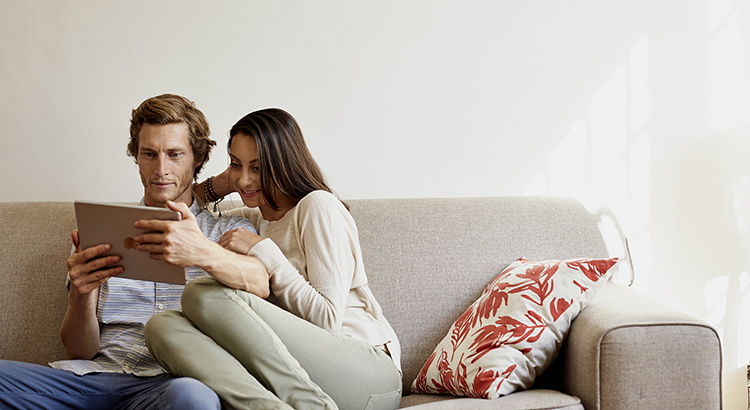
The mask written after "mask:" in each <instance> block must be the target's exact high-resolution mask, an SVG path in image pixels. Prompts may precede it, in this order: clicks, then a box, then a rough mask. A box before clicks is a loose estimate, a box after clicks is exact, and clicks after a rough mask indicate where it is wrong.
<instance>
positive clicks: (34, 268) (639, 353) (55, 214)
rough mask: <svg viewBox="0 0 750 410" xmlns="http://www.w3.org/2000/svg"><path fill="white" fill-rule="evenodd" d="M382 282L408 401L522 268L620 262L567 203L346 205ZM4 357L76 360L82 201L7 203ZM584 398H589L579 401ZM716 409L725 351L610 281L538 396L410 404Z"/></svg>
mask: <svg viewBox="0 0 750 410" xmlns="http://www.w3.org/2000/svg"><path fill="white" fill-rule="evenodd" d="M347 203H348V204H349V205H350V206H351V212H352V215H353V216H354V218H355V220H356V222H357V226H358V228H359V235H360V240H361V242H362V249H363V257H364V260H365V264H366V269H367V274H368V278H369V281H370V286H371V288H372V290H373V292H374V294H375V295H376V297H377V299H378V301H379V302H380V304H381V305H382V306H383V310H384V313H385V315H386V316H387V318H388V320H389V321H390V322H391V324H392V325H393V327H394V329H395V330H396V332H397V334H398V335H399V338H400V340H401V344H402V349H403V354H402V358H403V360H402V365H403V369H404V380H403V384H404V387H405V393H407V394H408V388H409V386H410V385H411V382H412V380H414V378H415V377H416V375H417V373H418V372H419V370H420V369H421V367H422V365H423V364H424V362H425V360H426V359H427V357H428V356H429V355H430V353H431V352H432V350H433V348H434V347H435V345H436V344H437V343H438V341H439V340H440V339H441V338H442V337H443V336H444V335H445V333H446V332H447V330H448V327H449V326H450V325H451V323H453V321H454V320H455V319H456V318H457V317H458V316H459V315H460V314H461V313H463V311H464V310H465V309H466V307H467V306H469V305H470V304H471V303H472V302H473V301H474V300H475V299H476V298H477V297H478V296H479V294H480V293H481V291H482V289H483V288H484V286H485V285H486V284H487V283H488V282H489V281H490V280H491V279H492V278H493V277H494V276H495V275H497V273H499V272H500V271H501V270H502V269H503V268H504V267H505V266H507V265H508V264H509V263H511V262H512V261H514V260H516V259H518V258H520V257H522V256H526V257H527V258H529V260H542V259H570V258H578V257H606V256H609V255H608V252H607V249H606V246H605V245H604V242H603V240H602V237H601V235H600V233H599V230H598V229H599V228H598V225H599V223H600V222H601V219H600V217H599V216H598V215H592V214H591V213H589V212H588V211H587V210H586V209H585V208H584V207H583V206H582V205H581V204H580V203H578V202H576V201H574V200H571V199H565V198H541V197H499V198H453V199H375V200H351V201H347ZM0 226H2V230H3V235H0V283H2V284H3V286H0V301H2V307H0V309H2V310H0V359H7V360H22V361H28V362H32V363H47V362H49V361H53V360H58V359H62V358H64V351H63V349H62V345H61V343H60V341H59V327H60V323H61V321H62V317H63V315H64V312H65V306H66V303H67V293H66V291H65V288H64V282H65V275H66V271H67V267H66V264H65V260H66V259H67V257H68V255H69V253H70V249H71V245H70V236H69V235H70V231H71V230H72V229H74V228H75V218H74V215H73V206H72V203H59V202H58V203H54V202H35V203H0ZM578 398H580V401H579V399H578ZM581 404H583V407H585V408H586V409H604V410H613V409H638V408H655V409H660V410H662V409H684V408H701V409H718V408H720V407H721V352H720V345H719V340H718V336H717V335H716V333H715V331H714V330H713V329H712V328H710V327H709V326H708V325H706V324H705V323H704V322H702V321H699V320H696V319H694V318H691V317H690V316H687V315H685V314H682V313H680V312H677V311H675V310H673V309H669V308H667V307H665V306H663V305H661V304H660V303H657V302H655V301H654V300H653V299H651V298H648V297H645V296H643V295H640V294H638V293H636V292H634V291H632V290H630V289H627V288H624V287H621V286H618V285H615V284H607V286H606V287H605V288H604V290H603V291H602V292H601V293H600V294H599V295H598V296H597V297H596V298H595V299H594V300H593V301H592V302H591V303H590V304H589V306H588V307H587V308H586V309H584V310H583V312H581V314H580V315H579V316H578V318H576V320H574V321H573V325H572V327H571V331H570V334H569V337H568V340H567V341H566V342H565V343H564V344H563V350H562V352H561V356H560V357H559V358H558V359H557V360H556V361H555V363H553V366H552V367H551V368H550V369H549V370H548V371H547V372H545V373H544V374H543V375H542V376H541V378H540V379H539V381H538V383H537V384H536V385H535V386H534V388H532V389H530V390H527V391H523V392H517V393H513V394H511V395H509V396H505V397H502V398H500V399H497V400H493V401H488V400H478V399H465V398H452V397H445V396H422V395H414V396H408V395H407V396H406V397H404V398H403V400H402V406H404V407H406V406H412V408H414V409H425V410H426V409H448V408H450V409H456V408H457V409H484V408H487V409H490V408H492V409H518V410H521V409H526V410H529V409H580V408H581Z"/></svg>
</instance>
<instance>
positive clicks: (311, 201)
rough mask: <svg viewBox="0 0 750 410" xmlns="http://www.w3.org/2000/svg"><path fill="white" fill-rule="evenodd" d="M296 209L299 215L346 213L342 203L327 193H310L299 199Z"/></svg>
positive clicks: (319, 191)
mask: <svg viewBox="0 0 750 410" xmlns="http://www.w3.org/2000/svg"><path fill="white" fill-rule="evenodd" d="M297 208H298V210H299V212H301V213H311V212H312V213H331V212H335V213H338V212H341V211H344V212H346V213H348V211H347V209H346V207H345V206H344V204H343V202H341V200H340V199H339V198H338V197H337V196H336V195H334V194H332V193H330V192H328V191H322V190H318V191H312V192H310V193H309V194H307V195H305V196H304V197H303V198H302V199H300V201H299V203H298V204H297Z"/></svg>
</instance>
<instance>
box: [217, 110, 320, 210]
mask: <svg viewBox="0 0 750 410" xmlns="http://www.w3.org/2000/svg"><path fill="white" fill-rule="evenodd" d="M237 134H245V135H248V136H251V137H253V138H255V143H256V144H257V145H258V160H259V167H260V187H261V190H262V191H263V196H264V198H265V200H266V202H267V203H268V206H270V207H271V208H272V209H274V210H278V209H279V206H278V204H277V201H276V198H275V197H274V195H269V194H271V193H275V195H278V194H283V195H286V196H288V197H289V198H292V199H293V200H294V201H295V202H298V201H299V200H300V199H302V198H304V197H305V195H307V194H309V193H310V192H312V191H315V190H323V191H328V192H331V193H333V191H331V188H329V187H328V183H327V182H326V180H325V177H324V176H323V172H322V171H321V170H320V167H319V166H318V164H317V163H316V162H315V159H313V157H312V155H310V151H309V150H308V149H307V144H306V143H305V139H304V137H303V136H302V130H301V129H300V127H299V124H297V121H296V120H295V119H294V117H292V116H291V114H289V113H288V112H286V111H284V110H281V109H278V108H267V109H264V110H260V111H255V112H251V113H250V114H248V115H246V116H244V117H242V118H241V119H240V120H239V121H237V123H236V124H234V126H232V129H231V130H229V143H228V144H227V149H229V148H230V147H231V146H232V140H233V139H234V137H235V135H237ZM274 188H275V189H274Z"/></svg>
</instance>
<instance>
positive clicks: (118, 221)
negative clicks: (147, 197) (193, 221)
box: [74, 201, 186, 285]
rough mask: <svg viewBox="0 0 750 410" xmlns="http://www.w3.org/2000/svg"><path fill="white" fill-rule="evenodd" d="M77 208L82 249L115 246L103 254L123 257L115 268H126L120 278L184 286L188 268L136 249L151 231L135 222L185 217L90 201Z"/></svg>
mask: <svg viewBox="0 0 750 410" xmlns="http://www.w3.org/2000/svg"><path fill="white" fill-rule="evenodd" d="M74 207H75V213H76V222H77V224H78V238H79V240H80V243H81V249H86V248H88V247H91V246H95V245H99V244H102V243H108V244H110V245H112V249H110V250H109V252H107V253H105V254H104V255H118V256H120V258H121V260H120V263H118V264H117V265H115V266H122V267H123V268H125V269H124V271H123V272H122V273H121V274H119V275H117V277H119V278H130V279H138V280H149V281H153V282H164V283H174V284H177V285H184V284H185V282H186V275H185V268H181V267H179V266H174V265H170V264H168V263H167V262H164V261H159V260H155V259H151V257H150V256H149V254H148V252H142V251H139V250H137V249H136V248H135V240H134V238H135V237H136V236H138V235H140V234H142V233H145V232H148V231H147V230H144V229H136V228H135V227H134V226H133V224H134V223H135V221H138V220H141V219H164V220H172V221H179V220H180V219H181V217H182V215H180V213H179V212H175V211H172V210H170V209H167V208H154V207H148V206H137V205H124V204H112V203H101V202H90V201H75V202H74Z"/></svg>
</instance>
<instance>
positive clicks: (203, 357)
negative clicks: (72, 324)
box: [146, 109, 401, 409]
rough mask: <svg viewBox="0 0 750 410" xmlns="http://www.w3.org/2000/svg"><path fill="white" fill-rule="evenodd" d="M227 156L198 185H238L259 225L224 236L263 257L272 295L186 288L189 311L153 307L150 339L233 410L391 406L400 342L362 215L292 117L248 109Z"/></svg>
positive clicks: (161, 357)
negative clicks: (362, 235) (339, 194)
mask: <svg viewBox="0 0 750 410" xmlns="http://www.w3.org/2000/svg"><path fill="white" fill-rule="evenodd" d="M228 146H229V156H230V166H229V168H228V169H227V170H226V171H224V172H223V173H222V174H220V175H219V176H217V177H216V178H213V177H211V178H208V179H207V180H206V181H205V182H204V183H202V184H198V185H196V187H195V191H196V194H197V195H198V196H199V197H200V196H202V197H203V198H204V199H206V200H207V201H208V202H213V201H216V200H217V199H219V198H221V197H223V195H225V194H228V193H230V192H231V191H235V192H237V193H239V195H240V197H241V198H242V202H243V203H244V204H245V205H246V206H247V208H242V209H240V210H239V212H240V213H242V215H244V216H245V217H247V218H248V219H250V221H252V222H253V224H255V226H256V227H257V228H258V232H259V233H260V235H256V234H253V233H251V232H249V231H247V230H237V231H232V232H229V233H227V234H225V235H224V237H222V239H221V240H220V242H219V243H220V244H221V245H223V246H225V247H227V248H228V249H231V250H233V251H235V252H240V253H247V254H248V255H251V256H255V257H256V258H258V259H259V260H260V261H261V262H263V264H264V265H265V266H266V268H267V269H268V271H269V275H270V285H271V290H272V294H273V295H272V297H271V298H269V299H274V300H273V303H269V301H266V300H264V299H262V298H260V297H258V296H256V295H253V294H251V293H248V292H244V291H241V290H236V289H231V288H228V287H226V286H224V285H222V284H220V283H219V282H217V281H215V280H213V279H211V278H205V279H196V280H193V281H191V282H190V283H188V285H187V286H185V290H184V291H183V294H182V314H180V313H179V312H174V311H172V312H167V313H164V314H160V315H156V316H154V317H153V318H152V319H151V320H150V321H149V322H148V325H147V327H146V340H147V343H148V346H149V349H150V350H151V352H152V353H153V355H154V356H155V357H156V359H157V360H158V361H159V363H160V364H161V365H162V366H163V367H164V368H165V369H167V370H168V371H169V372H170V373H172V374H173V375H180V376H190V377H193V378H196V379H198V380H201V381H202V382H204V383H205V384H206V385H208V386H209V387H211V388H212V389H213V390H214V391H216V393H218V395H219V396H220V397H221V399H222V401H223V402H224V403H226V404H228V405H229V406H231V407H233V408H238V409H240V408H253V409H260V408H264V409H265V408H269V409H276V408H280V409H281V408H283V409H289V408H295V409H308V408H310V409H313V408H327V409H333V408H341V409H365V408H367V409H395V408H397V407H398V404H399V401H400V397H401V373H400V362H399V357H400V347H399V343H398V340H397V338H396V335H395V333H394V332H393V329H392V328H391V326H390V325H389V324H388V322H387V321H386V319H385V318H384V317H383V314H382V311H381V309H380V306H379V305H378V303H377V301H376V300H375V298H374V296H373V295H372V293H371V292H370V289H369V287H368V285H367V277H366V275H365V271H364V266H363V265H362V255H361V250H360V246H359V240H358V235H357V230H356V226H355V224H354V220H353V219H352V217H351V215H350V214H349V212H348V210H347V209H346V207H345V205H344V204H343V203H342V202H341V201H339V200H338V199H337V198H336V197H335V196H334V195H333V194H332V193H331V190H330V189H329V188H328V186H327V184H326V182H325V179H324V177H323V175H322V172H321V171H320V169H319V168H318V166H317V164H316V163H315V160H314V159H313V158H312V156H311V155H310V153H309V151H308V149H307V146H306V144H305V141H304V139H303V137H302V132H301V131H300V129H299V126H298V125H297V122H296V121H295V120H294V118H293V117H292V116H291V115H289V114H288V113H286V112H285V111H282V110H279V109H266V110H261V111H256V112H253V113H250V114H248V115H247V116H245V117H244V118H242V119H241V120H239V121H238V122H237V124H235V125H234V126H233V127H232V129H231V130H230V138H229V144H228Z"/></svg>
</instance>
